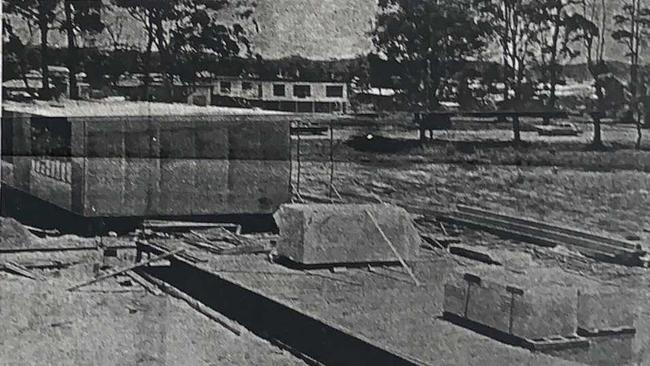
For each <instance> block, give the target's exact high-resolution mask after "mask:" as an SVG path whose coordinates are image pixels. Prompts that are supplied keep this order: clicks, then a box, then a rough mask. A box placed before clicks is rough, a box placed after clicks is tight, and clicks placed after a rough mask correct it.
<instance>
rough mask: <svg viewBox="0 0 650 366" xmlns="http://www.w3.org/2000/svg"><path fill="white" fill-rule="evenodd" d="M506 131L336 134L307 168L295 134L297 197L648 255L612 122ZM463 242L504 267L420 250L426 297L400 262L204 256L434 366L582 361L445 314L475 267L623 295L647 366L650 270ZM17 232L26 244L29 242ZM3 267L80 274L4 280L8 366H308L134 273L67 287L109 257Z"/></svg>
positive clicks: (641, 200)
mask: <svg viewBox="0 0 650 366" xmlns="http://www.w3.org/2000/svg"><path fill="white" fill-rule="evenodd" d="M501 127H502V128H499V129H497V130H489V131H488V130H483V129H481V128H477V127H476V126H474V125H471V126H468V127H467V128H465V129H463V128H457V129H455V130H453V131H446V132H436V133H435V139H434V140H433V141H428V142H425V143H423V144H422V143H420V142H419V141H418V140H417V131H413V130H412V129H410V128H406V127H405V126H398V127H382V126H379V127H378V126H374V127H372V128H367V127H359V126H355V127H347V128H345V129H343V128H337V129H335V131H334V141H333V149H332V150H331V151H332V152H333V155H332V156H330V141H329V139H328V136H318V137H301V141H300V144H301V145H300V168H299V169H298V167H297V163H296V160H297V158H298V156H297V153H296V143H297V140H296V139H295V138H294V140H293V142H294V147H293V149H294V164H293V168H292V172H293V175H294V176H293V182H294V187H295V188H297V187H296V185H297V182H298V180H299V181H300V183H299V189H300V193H301V194H303V195H304V196H305V198H304V199H305V200H307V201H309V200H310V198H308V197H309V196H311V197H319V198H326V197H330V196H331V197H333V198H336V199H337V200H338V197H337V196H338V195H340V196H341V199H342V200H343V201H345V202H377V201H382V202H390V203H394V204H397V205H400V204H401V205H415V206H424V207H432V208H439V209H449V208H452V207H453V206H454V205H456V204H467V205H472V206H478V207H484V208H487V209H491V210H495V211H499V212H503V213H510V214H515V215H520V216H526V217H531V218H537V219H541V220H544V221H548V222H551V223H556V224H563V225H569V226H574V227H576V228H580V229H583V230H588V231H592V232H595V233H600V234H604V235H610V236H614V237H618V238H625V237H633V236H635V237H637V238H638V239H639V240H638V242H639V243H640V244H641V245H645V243H648V242H650V210H648V207H650V151H648V150H642V151H636V150H634V149H632V144H633V141H634V134H635V131H634V129H633V128H632V127H631V126H613V127H606V128H605V129H604V132H603V137H604V139H605V141H606V142H607V144H608V145H607V146H606V149H605V150H594V149H591V148H589V147H588V146H587V141H588V136H590V132H589V131H588V128H589V126H588V125H584V126H581V127H584V128H585V129H586V130H587V131H586V132H585V133H584V134H583V135H582V137H578V138H568V137H560V138H557V137H545V138H539V139H538V138H537V137H536V133H533V132H525V133H524V134H523V135H522V137H523V139H524V140H525V141H527V142H525V143H524V144H522V145H520V146H513V145H512V144H511V143H510V142H509V140H510V138H511V136H512V132H511V131H509V130H508V129H507V124H505V125H503V126H501ZM368 133H371V134H372V135H373V136H372V138H371V139H368V138H367V135H368ZM648 141H650V139H648V138H646V140H645V145H644V147H645V148H646V149H647V148H648V145H649V143H648ZM330 157H333V159H334V167H333V175H331V172H332V170H331V169H332V166H331V164H330ZM298 175H300V178H298ZM330 182H333V186H334V187H335V190H332V189H330ZM334 191H336V192H334ZM337 193H338V194H337ZM296 199H298V200H299V199H300V198H299V197H296ZM414 219H415V220H416V223H417V226H418V228H419V229H420V231H421V232H422V233H440V231H441V230H442V229H441V228H440V226H439V225H438V224H437V223H435V222H431V221H428V220H423V219H422V218H421V217H418V216H417V215H415V216H414ZM3 228H4V227H3ZM448 229H450V230H451V229H453V228H451V227H449V228H448ZM17 231H20V230H18V229H16V230H14V231H13V233H14V234H15V232H17ZM10 232H11V231H9V230H6V229H3V231H2V232H1V233H0V235H2V236H3V239H5V240H6V239H7V238H6V236H7V235H8V233H10ZM459 232H460V236H459V239H460V242H461V243H462V244H463V245H467V246H471V247H472V248H474V249H476V250H478V251H482V252H485V253H488V254H489V255H490V256H491V257H492V258H493V259H494V260H495V261H498V262H499V263H501V265H488V264H483V263H480V262H477V261H474V260H471V259H467V258H462V257H458V256H454V255H451V254H449V253H448V252H447V251H445V250H444V249H439V248H428V249H423V250H422V254H421V258H420V259H418V260H417V261H414V262H413V263H412V265H413V269H414V272H415V275H416V276H417V277H418V278H420V279H421V280H422V281H423V282H424V286H423V288H421V289H416V288H415V286H414V285H413V284H412V282H411V279H410V278H409V276H408V275H407V274H406V273H405V272H404V271H403V269H401V268H400V267H386V268H384V267H382V268H377V269H376V270H375V271H373V272H371V271H369V270H368V269H367V268H366V269H360V268H357V269H348V270H346V271H344V272H341V273H331V272H330V271H323V270H320V271H318V270H316V271H311V272H313V273H307V272H305V271H293V270H290V269H287V268H285V267H283V266H281V265H279V264H272V263H269V261H268V260H267V258H266V256H264V255H244V256H215V255H207V253H199V252H195V254H196V255H197V256H203V257H206V258H208V262H206V263H203V264H201V266H204V267H205V268H206V269H209V270H210V271H212V272H214V273H217V274H218V275H220V276H223V277H224V278H227V279H229V280H231V281H233V282H237V283H239V284H242V285H244V286H247V287H250V288H254V289H256V291H260V292H262V293H264V294H266V295H267V296H269V297H271V298H274V299H277V300H278V301H280V302H283V303H285V304H287V305H288V306H292V307H296V308H299V309H301V311H304V312H305V313H307V314H309V315H310V316H314V317H317V318H322V319H326V320H327V322H328V323H331V324H334V325H335V326H337V327H340V328H342V329H345V330H348V331H351V332H355V333H356V334H359V336H360V337H363V338H364V339H367V340H369V341H371V342H373V343H376V344H378V345H381V346H382V347H385V348H387V349H390V350H392V351H395V352H399V353H404V354H409V355H411V356H412V357H415V358H418V359H421V360H423V361H425V362H428V363H434V364H435V363H436V361H437V360H440V359H443V360H449V361H448V362H447V361H446V362H445V363H446V364H463V365H472V364H475V365H479V364H480V365H502V364H528V365H543V364H548V365H551V364H553V365H555V364H567V365H568V364H571V363H570V362H568V361H562V360H559V359H557V358H551V357H549V356H546V355H543V354H532V353H530V352H529V351H527V350H524V349H521V348H517V347H512V346H508V345H505V344H502V343H499V342H497V341H494V340H492V339H490V338H488V337H485V336H482V335H478V334H476V333H474V332H472V331H470V330H467V329H464V328H462V327H459V326H456V325H453V324H451V323H448V322H446V321H444V320H442V319H439V316H440V315H441V302H442V286H443V284H444V281H445V280H446V279H447V278H448V276H450V275H454V274H457V273H463V272H474V273H478V274H481V275H485V276H488V277H490V276H492V277H494V278H514V279H516V280H514V281H520V283H521V284H522V285H526V283H530V281H539V282H542V283H549V284H553V285H557V286H562V287H567V288H581V289H588V290H591V291H596V292H597V291H601V290H603V291H605V290H608V291H609V290H611V288H618V289H621V293H622V297H621V302H622V303H623V302H625V303H626V304H628V305H629V306H632V307H634V308H635V312H636V314H637V317H636V319H635V324H634V326H635V327H636V330H637V334H636V337H635V339H634V347H633V355H632V360H633V362H634V364H648V363H650V312H648V311H647V309H646V308H647V306H646V304H647V303H648V300H649V299H648V297H649V296H648V289H649V287H650V276H649V274H648V273H647V271H648V270H647V269H645V268H641V267H624V266H619V265H614V264H605V263H600V262H597V261H595V260H593V259H590V258H587V257H584V256H583V255H581V254H580V253H578V252H575V251H572V250H570V249H568V248H563V247H555V248H541V247H538V246H535V245H532V244H526V243H521V242H517V241H511V240H505V239H502V238H498V237H496V236H493V235H490V234H487V233H484V232H478V231H474V230H468V229H462V228H460V230H459ZM14 234H12V235H13V236H12V237H17V238H18V239H17V240H18V241H21V240H23V239H21V236H20V235H22V234H21V233H20V232H18V234H16V235H14ZM12 240H13V239H12ZM30 240H34V242H35V243H36V244H35V245H39V246H40V245H43V246H57V245H59V246H60V245H62V244H63V243H66V244H67V243H76V244H74V245H80V246H81V245H84V243H86V241H94V240H96V239H94V238H92V239H81V238H77V237H73V236H65V237H59V238H50V239H35V238H30ZM106 240H109V239H106ZM114 240H119V241H124V242H131V241H130V239H129V238H119V239H114ZM646 249H648V248H647V247H646ZM133 254H134V253H131V254H129V255H133ZM3 256H4V257H3V258H2V259H1V260H0V261H6V260H12V261H19V262H25V261H52V260H60V261H62V262H70V261H78V262H80V263H77V264H73V265H71V266H70V267H67V268H64V269H59V270H34V271H35V272H36V273H38V274H39V275H41V276H42V278H41V279H39V280H31V279H27V278H24V277H21V276H17V275H14V274H8V273H5V272H0V323H2V324H3V327H0V360H1V361H0V363H1V364H7V365H18V364H20V365H25V364H62V365H63V364H75V365H81V364H93V365H116V364H117V365H131V364H143V365H162V364H193V365H230V364H233V365H259V364H274V365H275V364H278V365H293V364H303V361H301V360H300V359H298V358H296V357H294V356H293V355H291V354H290V353H288V352H287V351H283V350H281V349H279V348H277V347H276V346H274V345H272V344H270V343H268V342H267V341H265V340H263V339H261V338H260V337H258V336H256V335H254V334H253V333H250V332H244V333H243V334H242V336H236V335H234V334H232V333H231V332H229V331H227V330H226V329H224V328H223V327H221V326H220V325H218V324H216V323H214V322H212V321H210V319H208V318H207V317H205V316H203V315H201V314H200V313H198V312H196V311H195V310H194V309H192V308H190V307H189V306H188V305H186V304H185V303H184V302H182V301H180V300H177V299H174V298H171V297H169V296H166V295H163V296H154V295H152V294H150V293H148V292H146V291H145V289H144V288H142V287H140V286H139V285H138V284H135V283H132V284H131V285H130V286H129V285H128V281H130V280H129V278H128V277H122V276H120V277H116V278H112V279H108V280H106V281H102V282H100V283H98V284H94V285H91V286H88V287H85V288H83V289H80V290H78V291H74V292H67V291H65V289H66V288H67V287H68V286H71V285H73V284H75V283H78V282H80V281H83V280H85V279H90V278H92V277H93V276H95V275H96V273H99V272H97V271H96V269H95V268H93V263H99V262H101V261H102V259H99V258H98V257H97V253H94V252H66V253H39V254H29V255H27V254H11V255H9V254H3ZM26 256H27V257H26ZM116 260H117V261H118V262H116V263H114V265H118V266H119V265H124V263H130V262H132V258H128V257H124V258H121V259H116ZM293 272H298V273H295V274H294V273H293ZM387 299H388V300H387ZM323 304H325V305H323ZM413 304H415V305H413ZM612 310H613V311H614V310H615V309H612ZM26 342H29V343H30V344H28V343H26ZM34 344H38V345H39V346H38V347H34V346H33V345H34Z"/></svg>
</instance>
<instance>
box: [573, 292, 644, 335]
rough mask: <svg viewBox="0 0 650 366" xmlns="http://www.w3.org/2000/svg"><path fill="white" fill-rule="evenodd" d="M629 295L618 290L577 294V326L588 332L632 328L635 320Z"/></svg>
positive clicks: (632, 303)
mask: <svg viewBox="0 0 650 366" xmlns="http://www.w3.org/2000/svg"><path fill="white" fill-rule="evenodd" d="M627 299H631V294H630V293H626V292H624V291H620V290H615V289H612V290H605V291H601V292H595V291H592V292H580V293H578V326H579V327H580V328H582V329H585V330H587V331H590V332H595V331H598V330H608V329H616V328H621V327H633V326H634V319H635V318H636V315H635V309H634V302H633V301H626V300H627Z"/></svg>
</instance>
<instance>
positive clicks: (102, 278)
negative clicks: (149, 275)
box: [67, 248, 185, 291]
mask: <svg viewBox="0 0 650 366" xmlns="http://www.w3.org/2000/svg"><path fill="white" fill-rule="evenodd" d="M184 250H185V249H182V248H181V249H176V250H174V251H171V252H168V253H164V254H160V255H157V256H154V257H152V258H149V259H147V260H146V261H143V262H138V263H135V264H132V265H129V266H126V267H124V268H120V269H116V270H114V271H111V272H109V273H106V274H103V275H101V276H99V277H95V278H93V279H91V280H88V281H84V282H81V283H79V284H76V285H74V286H72V287H69V288H68V289H67V291H73V290H76V289H78V288H80V287H83V286H88V285H91V284H93V283H96V282H99V281H101V280H105V279H107V278H110V277H114V276H117V275H119V274H122V273H124V272H127V271H130V270H132V269H135V268H138V267H142V266H146V265H147V264H149V263H152V262H155V261H158V260H161V259H165V258H167V257H171V256H174V255H177V254H179V253H181V252H183V251H184Z"/></svg>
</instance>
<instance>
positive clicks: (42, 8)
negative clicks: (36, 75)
mask: <svg viewBox="0 0 650 366" xmlns="http://www.w3.org/2000/svg"><path fill="white" fill-rule="evenodd" d="M2 6H3V11H4V12H5V13H7V14H12V15H15V16H18V17H20V18H21V19H23V20H24V21H25V22H26V23H29V24H31V25H34V26H36V27H38V29H39V34H40V53H41V55H40V56H41V74H42V81H43V86H42V89H41V92H40V95H39V97H40V98H42V99H49V98H50V73H49V71H48V68H47V64H48V60H49V57H48V48H49V43H48V35H49V32H50V30H52V29H55V28H54V25H55V21H56V20H57V14H58V11H59V10H60V7H59V0H3V2H2Z"/></svg>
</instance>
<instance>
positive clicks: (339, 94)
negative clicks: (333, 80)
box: [325, 85, 343, 98]
mask: <svg viewBox="0 0 650 366" xmlns="http://www.w3.org/2000/svg"><path fill="white" fill-rule="evenodd" d="M325 94H326V95H327V96H328V97H331V98H343V86H341V85H328V86H326V87H325Z"/></svg>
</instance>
